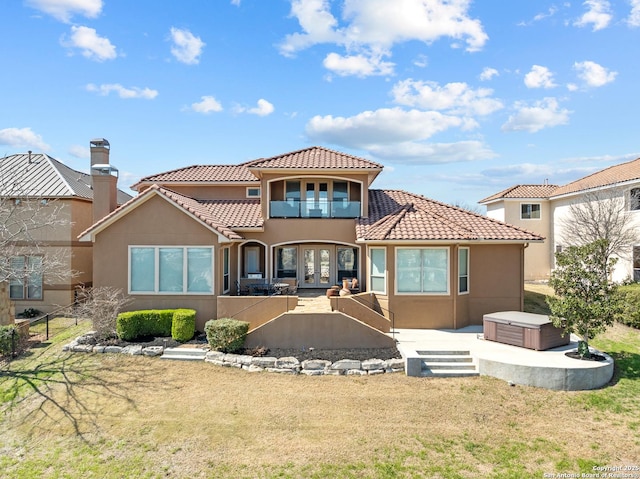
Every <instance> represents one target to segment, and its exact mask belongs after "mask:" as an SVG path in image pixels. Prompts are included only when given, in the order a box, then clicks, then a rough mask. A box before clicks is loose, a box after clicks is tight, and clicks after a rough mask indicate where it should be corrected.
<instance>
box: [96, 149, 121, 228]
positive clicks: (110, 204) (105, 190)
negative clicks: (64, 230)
mask: <svg viewBox="0 0 640 479" xmlns="http://www.w3.org/2000/svg"><path fill="white" fill-rule="evenodd" d="M89 145H90V149H91V187H92V188H93V223H94V224H95V223H97V222H98V221H100V220H101V219H102V218H104V217H105V216H107V215H108V214H109V213H111V212H112V211H113V210H115V209H116V208H117V207H118V197H117V195H118V188H117V185H118V170H117V169H116V168H115V167H113V166H111V165H110V164H109V148H110V147H109V142H108V141H107V140H105V139H104V138H96V139H94V140H91V141H90V142H89Z"/></svg>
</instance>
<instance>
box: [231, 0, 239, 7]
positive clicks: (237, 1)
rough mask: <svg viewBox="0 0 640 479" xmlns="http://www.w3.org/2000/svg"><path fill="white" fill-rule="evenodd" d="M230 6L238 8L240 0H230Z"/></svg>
mask: <svg viewBox="0 0 640 479" xmlns="http://www.w3.org/2000/svg"><path fill="white" fill-rule="evenodd" d="M231 5H235V6H236V7H239V6H240V0H231Z"/></svg>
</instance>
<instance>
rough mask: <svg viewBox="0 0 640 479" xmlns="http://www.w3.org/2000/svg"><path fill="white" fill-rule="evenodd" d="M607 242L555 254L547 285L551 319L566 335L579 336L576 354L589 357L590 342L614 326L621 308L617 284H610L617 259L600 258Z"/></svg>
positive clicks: (573, 247)
mask: <svg viewBox="0 0 640 479" xmlns="http://www.w3.org/2000/svg"><path fill="white" fill-rule="evenodd" d="M603 242H606V240H597V241H594V242H592V243H589V244H586V245H584V246H570V247H569V248H567V249H566V250H565V251H562V252H559V253H556V269H555V270H553V272H552V273H551V279H550V280H549V285H550V286H551V287H552V288H553V290H554V291H555V296H550V297H548V298H547V303H548V304H549V308H550V309H551V320H552V321H553V324H554V325H555V326H556V327H561V328H564V330H565V331H566V333H567V334H570V333H574V334H577V335H578V336H580V338H581V340H580V341H579V342H578V353H579V354H580V356H581V357H582V358H585V359H586V358H589V357H590V353H589V340H590V339H592V338H593V337H594V336H595V335H597V334H599V333H601V332H603V331H605V330H606V329H607V327H608V326H611V324H612V323H613V320H614V317H615V315H616V314H617V313H618V311H619V309H620V302H619V296H618V295H617V294H616V289H617V285H616V284H615V283H612V282H610V281H609V277H610V274H611V270H612V269H613V266H614V265H615V262H616V258H609V259H605V258H603V255H605V254H606V253H604V252H605V251H606V250H607V247H606V244H603Z"/></svg>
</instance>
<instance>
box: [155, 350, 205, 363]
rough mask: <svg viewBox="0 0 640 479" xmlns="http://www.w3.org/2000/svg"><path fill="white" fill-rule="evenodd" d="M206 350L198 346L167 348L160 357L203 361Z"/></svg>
mask: <svg viewBox="0 0 640 479" xmlns="http://www.w3.org/2000/svg"><path fill="white" fill-rule="evenodd" d="M206 354H207V351H206V350H204V349H200V348H167V349H165V350H164V352H163V353H162V356H160V359H176V360H181V361H204V358H205V356H206Z"/></svg>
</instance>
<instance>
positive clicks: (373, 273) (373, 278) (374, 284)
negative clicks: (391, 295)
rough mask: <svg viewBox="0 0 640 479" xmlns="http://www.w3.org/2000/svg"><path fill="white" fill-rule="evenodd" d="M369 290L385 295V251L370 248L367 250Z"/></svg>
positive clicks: (384, 249)
mask: <svg viewBox="0 0 640 479" xmlns="http://www.w3.org/2000/svg"><path fill="white" fill-rule="evenodd" d="M369 262H370V266H369V271H370V273H369V288H370V289H371V291H373V292H376V293H381V294H387V250H386V248H371V249H370V250H369Z"/></svg>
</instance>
